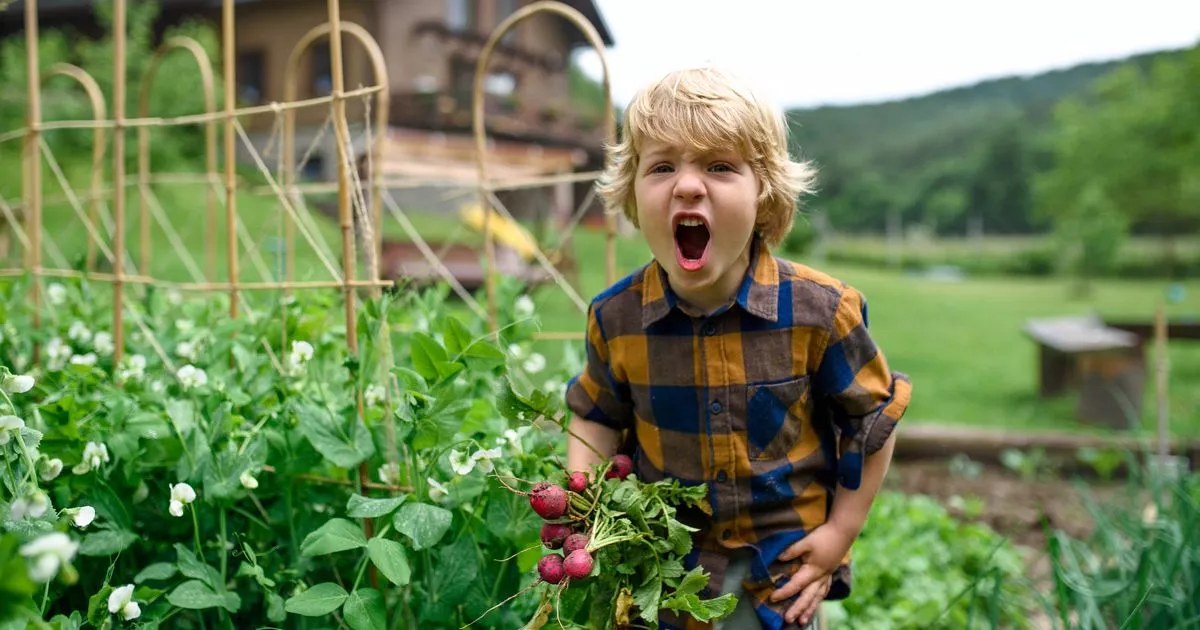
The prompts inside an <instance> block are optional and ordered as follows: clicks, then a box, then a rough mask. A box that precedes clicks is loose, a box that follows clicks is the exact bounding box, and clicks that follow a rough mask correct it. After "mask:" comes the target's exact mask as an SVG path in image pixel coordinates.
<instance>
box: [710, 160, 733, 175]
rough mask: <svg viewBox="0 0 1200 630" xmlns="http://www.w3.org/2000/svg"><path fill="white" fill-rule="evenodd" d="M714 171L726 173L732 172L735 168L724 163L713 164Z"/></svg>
mask: <svg viewBox="0 0 1200 630" xmlns="http://www.w3.org/2000/svg"><path fill="white" fill-rule="evenodd" d="M712 170H714V171H717V172H718V173H726V172H729V171H732V170H733V167H732V166H730V165H728V164H725V163H723V162H722V163H720V164H713V165H712Z"/></svg>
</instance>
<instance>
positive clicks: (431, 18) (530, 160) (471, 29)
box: [0, 0, 613, 214]
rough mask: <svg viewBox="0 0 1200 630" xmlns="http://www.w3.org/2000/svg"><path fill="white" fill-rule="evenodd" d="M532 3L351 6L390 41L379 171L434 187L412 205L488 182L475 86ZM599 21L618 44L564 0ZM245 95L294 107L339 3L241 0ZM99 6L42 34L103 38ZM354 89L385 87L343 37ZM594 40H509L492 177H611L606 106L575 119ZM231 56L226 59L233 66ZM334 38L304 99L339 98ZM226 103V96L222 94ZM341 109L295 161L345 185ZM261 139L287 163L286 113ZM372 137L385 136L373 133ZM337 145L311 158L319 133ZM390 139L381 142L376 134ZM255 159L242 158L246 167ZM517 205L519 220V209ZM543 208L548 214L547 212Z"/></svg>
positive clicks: (84, 1) (557, 25)
mask: <svg viewBox="0 0 1200 630" xmlns="http://www.w3.org/2000/svg"><path fill="white" fill-rule="evenodd" d="M157 1H158V3H159V5H160V16H159V19H158V22H157V24H156V26H155V29H156V32H157V33H160V34H161V33H162V32H163V30H164V29H165V28H166V27H168V26H169V25H171V24H174V23H178V22H179V21H182V20H184V19H188V18H197V17H199V18H203V19H207V20H211V21H212V22H213V23H214V25H215V26H217V27H218V28H219V27H220V16H221V2H220V0H157ZM529 1H530V0H342V1H341V3H340V7H341V19H342V20H343V21H345V22H352V23H355V24H357V25H359V26H362V27H363V28H365V29H366V30H367V32H369V33H370V34H371V36H372V37H373V38H374V40H375V41H376V42H377V43H378V45H379V47H380V49H381V51H382V54H383V57H384V59H385V62H386V65H387V82H388V85H389V97H390V101H391V102H390V106H389V111H388V117H389V129H388V130H387V141H386V146H385V149H384V156H383V159H382V163H381V164H378V165H376V167H377V168H379V169H380V173H381V174H382V175H383V176H384V178H386V179H388V180H394V179H398V178H420V179H422V180H428V181H429V185H427V186H422V187H413V186H407V185H406V186H402V187H397V188H395V189H393V194H394V196H396V197H397V200H398V201H399V202H400V203H401V204H402V205H403V206H406V207H412V208H415V209H420V210H438V209H439V208H440V209H450V208H455V207H457V206H458V205H459V204H461V203H462V201H463V195H461V194H460V195H459V196H458V197H457V198H456V197H455V195H454V194H453V189H455V188H457V189H458V190H459V191H462V190H463V188H464V186H469V185H471V184H472V183H473V182H474V181H475V173H476V167H475V155H474V152H475V144H474V137H473V135H472V126H471V125H472V113H471V106H472V103H471V101H472V91H473V87H474V85H473V81H474V74H475V67H476V63H477V60H478V58H479V55H480V53H481V51H482V48H483V45H484V43H485V41H486V39H487V38H488V36H489V35H490V34H491V33H492V32H493V30H494V29H495V27H496V26H497V25H499V24H500V22H501V21H502V20H503V19H504V18H506V17H507V16H509V15H511V14H512V12H514V11H516V10H517V9H518V8H519V7H520V6H522V5H524V4H527V3H528V2H529ZM561 1H562V2H563V3H564V4H567V5H569V6H571V7H573V8H575V9H576V10H578V11H579V12H580V13H581V14H582V15H584V16H585V17H586V18H588V20H589V21H590V22H591V23H592V24H593V26H594V27H595V28H596V30H597V32H598V33H599V35H600V37H601V39H602V40H603V42H604V43H605V45H608V46H611V45H612V43H613V40H612V36H611V34H610V33H609V30H608V28H607V26H606V24H605V23H604V20H603V18H602V17H601V15H600V12H599V9H598V7H597V6H596V4H595V3H594V2H593V1H592V0H561ZM236 3H237V8H236V29H237V31H236V50H237V59H236V64H237V89H238V95H239V98H240V100H241V101H242V103H243V104H244V105H256V104H269V103H271V102H274V101H282V100H283V99H284V79H285V74H286V68H287V63H288V58H289V56H290V55H291V54H292V51H293V49H294V47H295V45H296V43H297V42H298V40H300V39H301V38H302V37H303V36H304V35H305V33H307V32H308V31H309V30H310V29H312V28H313V27H316V26H318V25H320V24H322V23H324V22H326V21H327V13H326V10H327V9H326V7H327V2H326V0H236ZM23 11H24V2H23V1H22V0H17V1H16V2H14V3H13V4H12V5H10V6H9V7H8V8H7V9H5V10H0V36H5V35H11V34H16V33H17V32H19V31H20V29H21V27H22V25H21V23H20V22H21V14H22V12H23ZM93 11H94V9H93V0H40V2H39V14H40V24H41V28H42V29H49V28H56V27H61V26H71V27H73V28H75V29H76V30H78V31H80V32H81V33H84V34H87V35H93V36H96V35H102V33H99V32H97V31H98V30H99V29H98V27H96V25H95V24H96V22H95V17H94V14H93ZM343 42H344V43H343V50H344V68H345V75H344V76H345V86H346V89H347V90H350V89H354V88H355V87H358V86H364V85H372V84H374V83H375V80H374V79H373V78H372V70H371V68H372V67H371V63H370V60H369V58H368V55H367V53H366V51H365V49H364V48H363V47H362V46H361V45H359V44H358V43H357V41H356V40H355V39H354V38H352V37H350V36H344V37H343ZM588 45H589V44H588V42H587V41H586V39H585V38H584V36H583V34H582V32H580V31H579V29H578V28H577V27H575V26H574V25H573V24H571V23H570V22H568V21H567V20H565V19H563V18H561V17H559V16H557V15H552V14H538V15H534V16H532V17H530V18H528V19H526V20H523V21H522V22H521V23H520V24H518V25H517V27H516V28H515V29H513V30H512V31H510V32H509V34H508V35H507V36H505V38H504V39H503V41H502V42H501V43H500V45H499V46H498V47H497V48H496V50H495V52H494V53H493V54H492V57H491V63H490V72H489V75H488V77H487V80H486V85H487V90H488V96H487V100H486V112H487V116H486V120H487V126H488V128H489V136H490V138H491V140H490V145H489V146H490V148H489V154H490V155H491V157H492V159H491V160H490V162H489V165H491V166H489V168H490V169H491V174H492V175H494V176H505V177H524V176H540V175H549V174H555V173H569V172H573V171H579V170H591V169H596V168H599V166H600V164H601V163H602V161H601V155H602V153H601V152H602V142H603V139H604V138H603V133H604V128H603V124H602V120H601V117H600V115H599V112H601V111H602V109H601V105H600V104H597V105H596V107H595V108H594V109H593V110H591V113H588V112H579V111H575V110H574V109H573V108H572V106H571V100H570V95H569V92H568V83H569V76H568V72H569V70H570V68H569V65H570V59H571V55H572V53H573V52H574V51H575V50H576V49H578V48H580V47H586V46H588ZM221 61H222V60H221V59H219V58H218V59H214V60H213V62H214V65H215V68H216V69H217V70H218V71H219V70H220V68H221ZM331 67H332V64H331V62H330V54H329V44H328V40H327V39H321V40H318V41H317V42H315V43H314V44H313V46H311V47H310V48H309V49H308V51H307V52H306V53H305V54H304V55H303V57H302V58H301V59H300V63H299V64H298V68H297V73H296V74H295V77H294V78H295V81H296V88H297V89H296V98H298V99H305V98H312V97H317V96H322V95H326V94H328V93H329V90H330V89H331V84H332V81H331ZM218 100H219V99H218ZM364 113H365V111H364V103H363V102H362V101H361V100H358V99H355V100H351V101H349V102H348V105H347V116H348V118H349V119H350V122H351V125H352V128H351V133H352V134H353V135H355V142H356V146H355V153H356V157H358V156H361V155H363V153H364V151H365V147H364V146H363V142H362V140H363V136H362V132H363V122H364V121H365V120H367V117H366V116H364ZM328 114H329V110H328V107H320V106H318V107H311V108H307V109H303V110H300V111H298V112H297V116H296V138H295V153H296V156H295V158H296V160H297V162H299V160H300V159H301V157H302V156H303V155H305V154H306V153H307V154H310V155H311V157H310V159H309V160H308V161H307V163H306V164H305V165H304V167H303V176H305V177H307V178H310V179H319V180H329V179H332V178H334V177H336V172H337V167H336V155H337V154H336V148H335V146H334V145H333V144H332V143H331V142H330V141H329V138H330V137H331V136H332V128H331V127H330V128H327V129H326V130H325V132H324V133H323V134H322V133H321V131H320V130H321V128H322V126H323V125H324V123H325V122H326V120H327V117H328ZM371 118H372V119H373V116H372V117H371ZM242 122H243V124H244V125H245V126H246V128H247V131H248V134H249V135H250V137H251V140H252V142H253V143H254V144H255V145H256V146H257V147H258V149H259V152H260V153H262V154H263V155H264V157H265V158H267V160H266V161H267V162H268V164H274V163H275V162H276V160H277V159H278V153H277V152H278V147H279V142H278V140H277V139H276V140H274V141H273V140H272V134H273V133H275V132H276V130H277V126H276V123H277V121H276V116H275V114H273V113H267V114H261V115H256V116H251V117H247V118H246V119H243V121H242ZM370 131H371V133H372V134H377V133H378V132H379V130H377V129H371V130H370ZM318 137H323V138H324V139H325V140H324V142H321V143H319V144H318V145H317V146H316V147H315V150H313V151H311V152H310V151H309V147H310V144H312V141H313V140H314V139H315V138H318ZM373 137H377V136H373ZM246 157H248V153H247V152H244V151H243V153H242V159H245V158H246ZM589 187H590V183H583V184H577V185H570V184H567V185H559V186H557V187H553V188H551V189H548V190H547V189H544V188H543V189H538V190H531V191H524V192H522V193H519V194H518V193H512V194H509V195H506V196H503V197H502V198H503V199H505V202H506V204H510V203H511V204H512V206H519V207H530V208H531V207H533V206H545V205H546V204H549V205H550V206H553V208H552V209H551V211H552V212H557V213H560V214H561V213H562V212H563V211H564V210H565V211H567V212H569V211H570V210H573V209H574V200H575V199H576V198H578V197H580V195H581V193H585V192H586V191H587V190H588V188H589ZM512 206H510V209H512V210H513V212H514V213H516V212H518V208H517V207H512ZM540 212H541V211H539V213H540Z"/></svg>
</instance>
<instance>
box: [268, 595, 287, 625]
mask: <svg viewBox="0 0 1200 630" xmlns="http://www.w3.org/2000/svg"><path fill="white" fill-rule="evenodd" d="M267 619H269V620H271V621H273V622H275V623H281V622H282V621H283V620H284V619H287V611H286V610H284V608H283V598H282V597H280V596H279V593H267Z"/></svg>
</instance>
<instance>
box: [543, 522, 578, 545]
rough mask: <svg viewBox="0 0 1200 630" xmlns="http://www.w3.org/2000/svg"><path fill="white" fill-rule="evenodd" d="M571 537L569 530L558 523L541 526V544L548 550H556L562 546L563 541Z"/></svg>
mask: <svg viewBox="0 0 1200 630" xmlns="http://www.w3.org/2000/svg"><path fill="white" fill-rule="evenodd" d="M570 535H571V528H570V527H568V526H566V525H560V524H558V523H546V524H544V525H542V544H544V545H546V547H548V548H550V549H558V548H559V547H561V546H562V545H563V541H564V540H566V539H567V537H568V536H570Z"/></svg>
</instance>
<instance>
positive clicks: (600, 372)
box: [565, 239, 911, 629]
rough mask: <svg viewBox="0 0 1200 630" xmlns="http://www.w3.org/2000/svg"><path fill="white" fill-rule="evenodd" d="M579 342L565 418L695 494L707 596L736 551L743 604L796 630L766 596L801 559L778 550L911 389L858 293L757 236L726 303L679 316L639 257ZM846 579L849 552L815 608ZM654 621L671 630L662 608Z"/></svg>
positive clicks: (814, 518) (896, 415) (812, 521)
mask: <svg viewBox="0 0 1200 630" xmlns="http://www.w3.org/2000/svg"><path fill="white" fill-rule="evenodd" d="M586 349H587V363H586V366H585V367H584V369H583V371H582V372H581V373H580V374H579V375H577V376H575V377H574V378H573V379H572V380H571V382H570V383H569V384H568V387H567V392H566V394H565V395H566V401H567V404H568V406H569V407H570V408H571V410H572V411H573V412H574V413H575V414H577V415H578V416H579V417H581V418H584V419H586V420H591V421H594V422H597V423H600V424H603V425H606V426H609V427H612V428H614V429H617V430H620V431H623V432H625V433H626V435H627V439H626V444H627V448H625V450H627V451H628V452H629V453H630V454H631V455H632V456H633V459H634V461H635V472H636V474H637V475H638V476H639V477H640V478H642V479H643V480H646V481H656V480H659V479H663V478H665V477H671V478H675V479H678V480H680V481H681V482H683V483H688V484H707V485H708V488H709V494H708V496H709V502H710V504H711V508H712V515H711V516H709V515H707V514H703V513H699V512H698V511H697V513H688V514H683V513H681V514H680V517H681V520H685V522H688V523H689V524H690V525H693V526H696V527H699V528H700V530H701V531H700V532H698V533H697V534H696V547H695V549H694V550H693V552H692V554H691V555H690V556H689V557H688V559H687V560H688V567H689V568H690V567H692V566H695V564H696V563H699V564H701V565H702V566H704V568H705V569H706V570H707V571H709V572H710V574H711V579H710V585H709V589H708V592H707V593H706V596H711V595H713V594H715V593H720V592H722V589H723V580H724V571H725V567H726V566H727V563H728V554H729V553H730V552H731V551H732V550H734V549H748V550H750V551H751V552H752V560H751V571H750V576H749V578H748V579H747V580H745V581H744V582H743V586H745V588H746V593H742V594H741V597H746V596H747V594H749V596H751V597H753V598H754V603H755V604H756V611H757V614H758V616H759V619H760V620H761V621H762V622H763V627H764V628H776V629H781V628H785V627H796V626H785V624H784V621H783V618H782V614H783V612H784V611H785V610H786V609H787V606H789V605H790V604H791V601H789V602H781V603H778V604H772V603H770V602H768V597H769V596H770V594H771V593H772V592H773V591H774V590H775V589H777V588H779V587H781V586H782V585H783V584H784V583H786V581H787V579H788V578H790V576H791V575H792V574H793V573H794V572H795V571H796V570H797V569H798V568H799V566H800V562H801V561H800V560H793V561H791V562H783V561H781V560H779V559H778V556H779V554H780V553H782V552H783V551H784V550H785V549H786V548H787V547H788V546H790V545H791V544H792V543H794V542H796V541H797V540H800V539H801V538H803V537H804V536H805V533H806V532H809V531H812V530H813V529H814V528H816V527H818V526H819V525H821V524H822V523H824V522H825V521H826V519H827V517H828V515H829V512H830V510H831V509H832V505H833V497H834V493H835V490H836V487H837V485H838V484H839V483H840V484H841V485H842V486H845V487H846V488H850V489H856V488H858V486H859V483H860V480H861V475H862V466H863V457H864V456H866V455H869V454H871V453H873V452H875V451H876V450H878V449H879V448H881V447H882V446H883V444H884V443H885V442H886V440H887V438H888V436H889V435H890V434H891V432H892V430H893V428H894V427H895V425H896V424H897V422H899V420H900V418H901V417H902V416H903V414H904V412H905V409H906V408H907V406H908V402H909V397H910V394H911V384H910V382H909V380H908V377H907V376H906V375H904V374H902V373H898V372H892V371H891V370H890V369H889V368H888V364H887V361H886V359H885V358H884V355H883V354H882V352H881V351H880V350H879V348H878V347H877V346H876V345H875V343H874V341H873V340H872V338H871V336H870V335H869V333H868V332H867V309H866V303H865V301H864V299H863V297H862V295H861V294H860V293H859V292H858V291H856V290H855V289H853V288H852V287H849V286H847V285H845V284H843V283H841V282H839V281H837V280H835V279H834V278H832V277H830V276H828V275H825V274H823V273H821V272H818V271H815V270H813V269H810V268H808V267H806V266H803V265H799V264H796V263H792V262H789V261H785V260H782V259H779V258H777V257H775V256H773V255H772V254H771V253H770V251H769V250H768V249H767V248H766V246H765V245H763V244H762V243H761V241H759V240H758V239H756V240H755V243H754V244H753V246H752V251H751V264H750V266H749V268H748V269H747V272H746V277H745V279H744V281H743V282H742V284H741V286H740V289H739V291H738V293H737V296H736V298H735V299H734V300H733V302H732V303H730V304H729V305H727V306H726V307H724V308H722V309H719V310H717V311H716V312H714V313H712V314H711V315H709V316H707V317H704V316H702V315H700V314H697V313H694V312H690V311H689V309H687V307H686V305H685V304H683V303H682V302H680V301H679V299H678V298H677V296H676V295H674V294H673V292H672V291H671V290H670V287H669V286H668V284H667V277H666V273H665V271H663V269H662V268H661V267H660V266H659V265H658V264H657V262H655V261H653V260H652V261H651V262H650V263H648V264H647V265H645V266H643V267H642V268H640V269H639V270H637V271H635V272H634V273H633V274H631V275H629V276H628V277H626V278H624V279H623V280H621V281H619V282H617V283H616V284H614V285H613V286H612V287H610V288H609V289H607V290H606V291H604V292H603V293H601V294H600V295H598V296H597V297H596V298H595V299H594V300H592V302H591V304H590V306H589V308H588V319H587V339H586ZM850 583H851V578H850V558H849V554H847V557H846V558H845V559H844V561H843V564H842V566H841V567H839V569H838V570H837V572H836V573H835V575H834V583H833V586H832V588H831V590H830V593H829V595H828V596H827V599H842V598H844V597H846V596H847V595H849V593H850ZM793 601H794V598H793ZM660 623H661V624H662V627H663V628H682V627H685V623H684V622H683V621H682V620H680V619H679V618H677V617H674V616H673V615H672V614H670V613H669V612H668V613H664V614H663V615H662V616H661V618H660ZM686 627H687V628H706V627H710V626H708V625H706V624H698V623H696V622H695V620H691V619H689V620H688V622H687V623H686Z"/></svg>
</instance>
